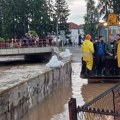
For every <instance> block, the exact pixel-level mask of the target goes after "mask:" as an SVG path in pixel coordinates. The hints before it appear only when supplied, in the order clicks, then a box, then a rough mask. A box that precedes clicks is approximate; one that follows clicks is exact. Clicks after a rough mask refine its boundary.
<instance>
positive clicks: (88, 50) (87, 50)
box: [82, 40, 94, 70]
mask: <svg viewBox="0 0 120 120" xmlns="http://www.w3.org/2000/svg"><path fill="white" fill-rule="evenodd" d="M82 53H83V61H85V62H86V67H87V68H88V69H89V70H92V67H93V53H94V47H93V43H92V42H91V41H90V40H85V41H84V42H83V45H82Z"/></svg>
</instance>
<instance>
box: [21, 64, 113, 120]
mask: <svg viewBox="0 0 120 120" xmlns="http://www.w3.org/2000/svg"><path fill="white" fill-rule="evenodd" d="M72 66H74V67H72V68H73V72H72V83H71V84H70V83H68V84H65V85H63V86H62V87H60V88H59V89H57V90H56V91H55V92H53V93H52V94H51V95H50V96H49V97H48V98H46V99H45V100H44V102H42V103H40V104H39V105H37V107H35V108H34V109H32V110H31V111H30V112H29V113H28V114H27V115H26V116H25V117H24V118H23V120H69V113H68V101H69V100H70V98H71V97H74V98H76V99H77V104H78V105H80V106H81V105H83V104H84V103H85V102H88V101H90V100H92V99H93V98H95V97H96V96H98V95H99V94H100V93H102V92H103V91H105V90H106V89H108V88H110V87H112V86H114V84H104V83H100V84H95V83H94V84H88V81H87V79H81V78H80V77H79V75H80V74H79V73H80V69H81V65H80V63H73V64H72Z"/></svg>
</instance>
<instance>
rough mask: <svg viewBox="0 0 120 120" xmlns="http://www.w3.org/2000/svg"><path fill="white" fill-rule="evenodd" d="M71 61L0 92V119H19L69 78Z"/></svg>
mask: <svg viewBox="0 0 120 120" xmlns="http://www.w3.org/2000/svg"><path fill="white" fill-rule="evenodd" d="M71 71H72V70H71V62H70V61H67V62H65V65H64V67H61V68H56V69H51V70H48V71H46V72H45V73H43V74H40V75H38V76H36V77H34V78H31V79H29V80H27V81H25V82H23V83H21V84H19V85H17V86H14V87H12V88H10V89H7V90H5V91H3V92H2V93H0V120H21V118H22V117H23V116H24V115H25V114H26V113H27V112H28V111H29V110H30V109H31V108H33V107H34V106H35V105H37V104H38V103H39V102H42V100H44V98H45V97H47V96H48V95H49V94H50V93H51V92H52V91H54V90H55V89H56V88H57V87H59V86H60V84H62V83H63V82H65V81H70V80H71Z"/></svg>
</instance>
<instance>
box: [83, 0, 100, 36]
mask: <svg viewBox="0 0 120 120" xmlns="http://www.w3.org/2000/svg"><path fill="white" fill-rule="evenodd" d="M86 2H87V6H86V7H87V14H86V15H85V16H84V20H85V25H84V32H85V34H90V35H91V36H92V38H95V37H96V36H97V28H96V26H97V25H98V23H99V18H98V12H97V9H96V7H95V2H94V1H93V0H86Z"/></svg>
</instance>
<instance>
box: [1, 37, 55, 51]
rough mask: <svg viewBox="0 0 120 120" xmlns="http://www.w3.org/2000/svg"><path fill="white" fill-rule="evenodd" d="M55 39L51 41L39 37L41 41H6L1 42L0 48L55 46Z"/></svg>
mask: <svg viewBox="0 0 120 120" xmlns="http://www.w3.org/2000/svg"><path fill="white" fill-rule="evenodd" d="M55 45H56V43H55V42H54V41H52V42H49V41H48V40H46V39H39V41H34V40H32V41H25V40H21V41H19V40H16V41H9V42H8V41H5V42H0V49H11V48H28V47H47V46H55Z"/></svg>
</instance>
